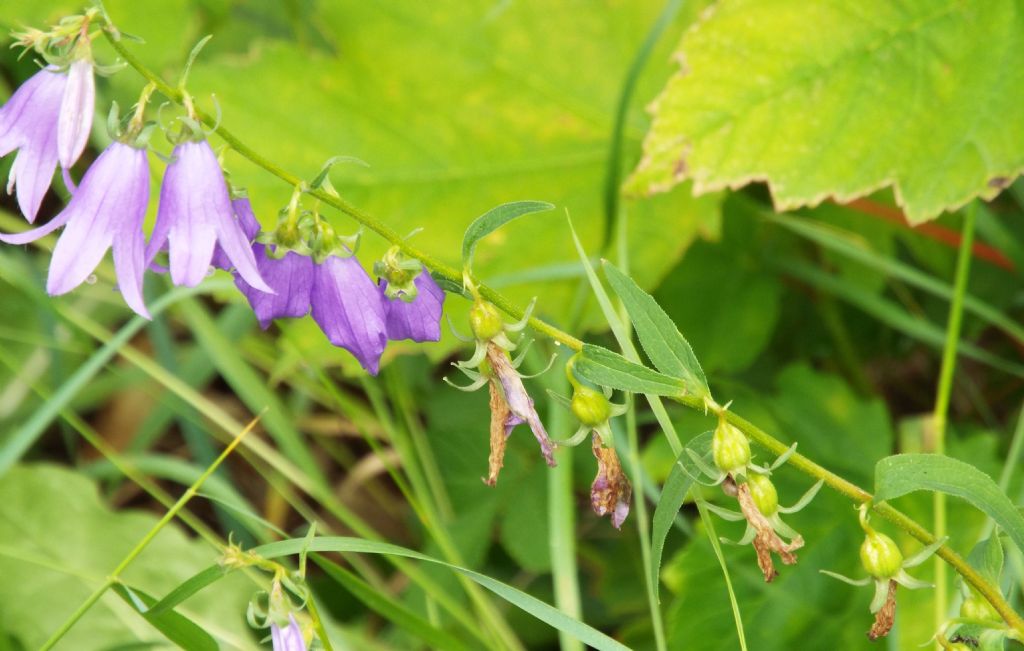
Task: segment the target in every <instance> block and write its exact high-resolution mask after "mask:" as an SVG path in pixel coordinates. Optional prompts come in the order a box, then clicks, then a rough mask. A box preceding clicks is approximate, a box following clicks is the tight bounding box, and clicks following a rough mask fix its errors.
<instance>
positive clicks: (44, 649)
mask: <svg viewBox="0 0 1024 651" xmlns="http://www.w3.org/2000/svg"><path fill="white" fill-rule="evenodd" d="M258 420H259V417H257V418H254V419H253V420H252V421H250V422H249V424H248V425H246V426H245V427H244V428H243V429H242V431H240V432H239V433H238V434H237V435H236V436H235V438H234V439H232V440H231V443H229V444H228V445H227V447H226V448H224V451H223V452H221V453H220V456H218V457H217V458H216V459H215V460H214V462H213V463H211V464H210V465H209V466H208V467H207V468H206V470H205V471H204V472H203V474H201V475H200V476H199V478H198V479H196V480H195V482H193V483H192V485H191V486H189V487H188V489H187V490H186V491H185V492H184V493H183V494H182V496H181V497H180V498H178V501H177V502H175V503H174V506H172V507H171V508H170V509H168V510H167V512H166V513H164V516H163V517H162V518H160V521H159V522H157V523H156V524H155V525H153V528H152V529H150V530H149V533H147V534H146V535H145V536H144V537H143V538H142V540H140V541H139V543H138V544H137V545H135V547H134V548H133V549H132V550H131V551H130V552H128V555H127V556H125V557H124V558H123V559H122V560H121V562H120V563H118V565H117V567H115V568H114V571H113V572H111V573H110V576H108V577H107V580H106V581H104V582H103V584H102V585H100V586H99V587H98V588H96V590H94V591H93V593H92V594H91V595H89V597H88V598H87V599H86V600H85V602H84V603H83V604H82V605H81V606H79V607H78V609H77V610H75V612H74V613H72V614H71V616H70V617H68V619H67V620H65V622H64V623H63V624H61V626H60V628H58V629H57V630H56V631H55V632H54V634H53V635H51V636H50V639H48V640H47V641H46V642H44V643H43V645H42V646H41V647H39V651H48V650H49V649H52V648H53V647H54V645H55V644H57V642H59V641H60V639H61V638H62V637H64V635H66V634H67V632H68V631H70V630H71V627H72V626H74V625H75V624H76V623H77V622H78V620H80V619H81V618H82V617H83V616H84V615H85V613H87V612H88V611H89V609H90V608H92V607H93V606H94V605H95V604H96V602H97V601H99V600H100V597H102V596H103V594H104V593H105V592H106V591H107V590H108V589H110V588H111V587H112V586H113V585H115V584H117V583H118V582H119V581H120V580H121V579H120V576H121V573H122V572H124V570H125V568H127V567H128V566H129V565H130V564H131V563H132V561H134V560H135V559H136V558H137V557H138V556H139V554H141V553H142V551H143V550H144V549H146V547H147V546H148V545H149V543H151V542H153V539H154V538H156V536H157V534H159V533H160V531H161V530H162V529H163V528H164V527H165V526H166V525H167V523H168V522H170V521H171V520H173V519H174V517H175V516H176V515H177V514H178V512H179V511H181V509H183V508H184V507H185V505H186V504H188V501H189V500H191V499H192V497H193V496H195V494H196V493H197V492H198V491H199V487H200V486H202V485H203V482H205V481H206V480H207V478H209V476H210V475H212V474H213V472H214V471H215V470H216V469H217V468H218V467H219V466H220V464H222V463H224V460H225V459H227V458H228V455H229V454H231V453H232V452H233V451H234V449H235V448H236V447H238V444H239V443H241V442H242V439H243V438H245V435H246V434H248V433H249V432H250V431H252V428H253V427H255V426H256V423H257V421H258Z"/></svg>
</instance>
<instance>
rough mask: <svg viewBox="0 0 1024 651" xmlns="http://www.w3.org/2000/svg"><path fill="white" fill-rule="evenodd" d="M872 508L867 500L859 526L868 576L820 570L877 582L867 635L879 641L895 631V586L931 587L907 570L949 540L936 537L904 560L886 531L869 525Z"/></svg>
mask: <svg viewBox="0 0 1024 651" xmlns="http://www.w3.org/2000/svg"><path fill="white" fill-rule="evenodd" d="M869 508H870V504H867V503H866V504H862V505H861V506H860V526H861V529H863V530H864V542H863V543H861V546H860V562H861V565H863V566H864V569H865V571H867V573H868V576H867V577H866V578H863V579H851V578H849V577H847V576H843V575H842V574H837V573H836V572H829V571H828V570H819V571H820V572H821V573H822V574H825V575H827V576H830V577H832V578H834V579H839V580H840V581H843V582H844V583H849V584H850V585H856V586H864V585H868V584H870V583H874V584H875V596H874V598H873V599H872V600H871V606H870V610H871V613H872V614H873V615H874V616H875V621H874V624H872V626H871V629H870V630H869V631H868V638H869V639H871V640H877V639H878V638H880V637H885V636H886V635H888V634H889V631H890V630H892V625H893V622H894V621H895V619H896V589H897V588H898V587H899V586H901V585H902V586H903V587H905V588H908V589H910V590H916V589H918V588H930V587H932V585H931V584H930V583H927V582H925V581H919V580H918V579H915V578H914V577H912V576H910V575H909V574H908V573H907V569H908V568H912V567H917V566H918V565H920V564H921V563H923V562H925V561H926V560H928V558H929V557H930V556H931V555H932V554H934V553H935V552H936V551H937V550H938V549H939V547H942V545H943V544H944V543H945V542H946V539H945V538H943V539H940V540H937V541H935V542H934V543H932V544H931V545H928V546H927V547H925V548H923V549H921V550H920V551H919V552H917V553H916V554H914V555H913V556H911V557H910V558H906V559H904V558H903V553H902V552H901V551H900V548H899V546H898V545H897V544H896V541H894V540H893V539H892V538H890V537H889V536H887V535H885V534H884V533H880V532H878V531H875V530H874V528H872V527H871V525H869V524H868V509H869Z"/></svg>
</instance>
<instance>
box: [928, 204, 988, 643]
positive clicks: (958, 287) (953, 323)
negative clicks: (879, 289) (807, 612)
mask: <svg viewBox="0 0 1024 651" xmlns="http://www.w3.org/2000/svg"><path fill="white" fill-rule="evenodd" d="M965 212H966V214H965V215H964V225H963V236H962V239H961V240H960V252H959V254H958V255H957V260H956V276H955V279H954V281H953V302H952V303H950V306H949V323H948V325H947V327H946V344H945V346H944V347H943V349H942V367H941V369H940V370H939V386H938V390H937V391H936V396H935V411H934V413H933V415H932V427H933V429H932V435H933V437H934V439H933V441H934V452H935V454H946V424H947V421H948V414H949V399H950V395H951V394H952V390H953V371H954V369H955V368H956V349H957V343H958V342H959V340H960V323H961V321H962V320H963V314H964V295H965V294H966V293H967V278H968V276H969V274H970V269H971V251H972V245H973V242H974V217H975V214H976V213H977V203H976V202H973V201H972V202H971V203H970V204H969V205H968V206H967V210H966V211H965ZM932 510H933V513H934V516H933V517H934V522H935V536H936V537H938V538H942V537H943V536H945V535H946V494H945V493H939V492H936V493H935V494H934V496H933V502H932ZM948 607H949V581H948V579H947V578H946V565H945V564H944V563H943V562H942V561H941V560H940V559H938V558H936V559H935V628H936V630H938V629H939V627H940V626H942V624H943V623H944V622H945V621H946V616H947V615H946V611H947V609H948Z"/></svg>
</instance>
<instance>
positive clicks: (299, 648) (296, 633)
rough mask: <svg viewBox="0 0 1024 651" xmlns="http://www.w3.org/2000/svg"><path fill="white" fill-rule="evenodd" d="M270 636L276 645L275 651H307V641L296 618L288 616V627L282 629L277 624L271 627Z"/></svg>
mask: <svg viewBox="0 0 1024 651" xmlns="http://www.w3.org/2000/svg"><path fill="white" fill-rule="evenodd" d="M270 636H271V639H272V641H273V644H274V651H306V640H305V638H304V637H303V636H302V629H300V628H299V623H298V622H297V621H295V616H294V615H292V614H290V613H289V615H288V626H286V627H284V628H281V627H280V626H278V625H277V624H276V623H274V624H271V625H270Z"/></svg>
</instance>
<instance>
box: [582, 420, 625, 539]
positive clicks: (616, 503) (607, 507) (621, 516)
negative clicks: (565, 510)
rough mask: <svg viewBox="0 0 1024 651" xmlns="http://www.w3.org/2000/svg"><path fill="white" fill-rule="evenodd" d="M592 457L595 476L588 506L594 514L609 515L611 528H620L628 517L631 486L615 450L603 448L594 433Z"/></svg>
mask: <svg viewBox="0 0 1024 651" xmlns="http://www.w3.org/2000/svg"><path fill="white" fill-rule="evenodd" d="M593 450H594V457H595V458H597V476H596V477H595V478H594V483H593V484H591V485H590V506H591V507H592V508H593V509H594V513H596V514H598V515H601V516H604V515H610V516H611V520H612V526H613V527H615V528H616V529H621V528H622V523H623V522H625V520H626V516H627V515H629V500H630V498H632V496H633V486H632V485H631V484H630V483H629V479H627V478H626V474H625V473H624V472H622V464H621V463H619V455H618V454H616V453H615V448H614V447H611V446H608V447H605V446H604V444H603V441H602V438H601V436H600V435H599V434H598V433H596V432H595V433H594V438H593Z"/></svg>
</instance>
